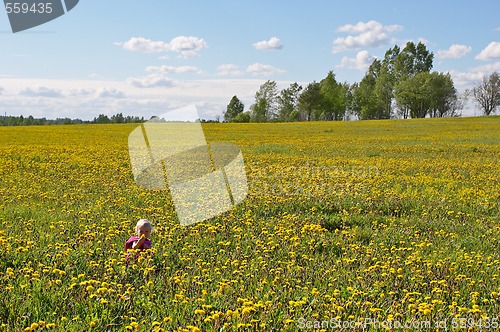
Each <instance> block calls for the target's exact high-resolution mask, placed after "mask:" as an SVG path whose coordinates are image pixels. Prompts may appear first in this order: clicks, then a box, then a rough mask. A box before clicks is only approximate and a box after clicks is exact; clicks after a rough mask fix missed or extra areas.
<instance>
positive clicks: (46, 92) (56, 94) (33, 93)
mask: <svg viewBox="0 0 500 332" xmlns="http://www.w3.org/2000/svg"><path fill="white" fill-rule="evenodd" d="M19 94H20V95H22V96H26V97H47V98H61V97H62V96H63V95H62V94H61V90H59V89H52V88H47V87H44V86H39V87H36V88H24V89H22V90H21V92H20V93H19Z"/></svg>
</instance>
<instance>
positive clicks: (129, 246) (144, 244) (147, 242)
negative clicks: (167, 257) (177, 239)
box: [125, 236, 152, 260]
mask: <svg viewBox="0 0 500 332" xmlns="http://www.w3.org/2000/svg"><path fill="white" fill-rule="evenodd" d="M139 240H140V238H139V237H137V236H131V237H130V238H129V239H128V240H127V242H126V243H125V251H127V250H128V249H140V250H143V249H146V248H144V247H148V248H151V245H152V244H151V240H150V239H146V240H144V242H142V244H141V245H140V246H139V247H135V248H132V246H133V245H134V242H137V241H139ZM129 256H130V253H128V254H127V260H128V258H129Z"/></svg>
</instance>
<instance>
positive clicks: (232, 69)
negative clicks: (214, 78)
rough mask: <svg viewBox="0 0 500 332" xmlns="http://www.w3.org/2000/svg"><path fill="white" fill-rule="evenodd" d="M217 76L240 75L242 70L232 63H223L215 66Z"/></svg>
mask: <svg viewBox="0 0 500 332" xmlns="http://www.w3.org/2000/svg"><path fill="white" fill-rule="evenodd" d="M217 75H218V76H242V75H243V72H242V71H241V70H240V68H239V67H238V66H236V65H233V64H229V63H228V64H223V65H220V66H219V67H217Z"/></svg>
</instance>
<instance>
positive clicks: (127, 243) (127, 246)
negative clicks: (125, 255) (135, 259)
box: [125, 236, 139, 251]
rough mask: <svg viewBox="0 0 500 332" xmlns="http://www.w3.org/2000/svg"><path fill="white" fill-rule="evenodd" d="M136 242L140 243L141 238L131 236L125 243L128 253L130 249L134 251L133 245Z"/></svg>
mask: <svg viewBox="0 0 500 332" xmlns="http://www.w3.org/2000/svg"><path fill="white" fill-rule="evenodd" d="M135 241H139V238H138V237H137V236H131V237H130V238H129V239H128V240H127V242H126V243H125V251H127V250H128V249H132V244H133V243H134V242H135Z"/></svg>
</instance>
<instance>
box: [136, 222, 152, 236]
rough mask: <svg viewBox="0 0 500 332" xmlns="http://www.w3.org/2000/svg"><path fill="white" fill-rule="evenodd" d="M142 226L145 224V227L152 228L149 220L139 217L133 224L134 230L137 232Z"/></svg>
mask: <svg viewBox="0 0 500 332" xmlns="http://www.w3.org/2000/svg"><path fill="white" fill-rule="evenodd" d="M143 226H146V227H149V228H150V229H153V225H151V222H149V220H147V219H139V221H138V222H137V224H136V225H135V232H136V233H139V231H140V229H141V228H142V227H143Z"/></svg>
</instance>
